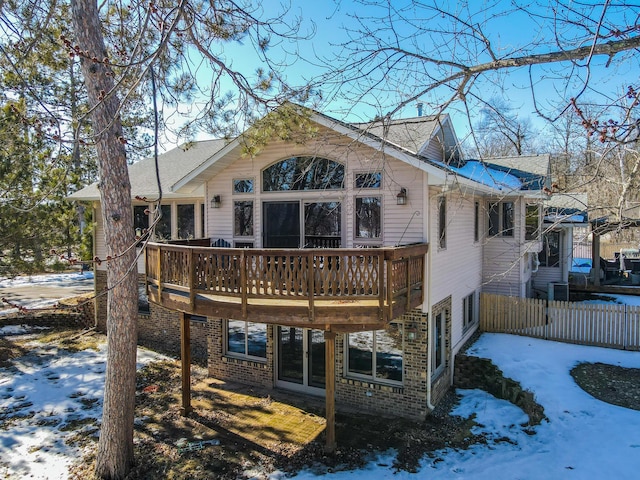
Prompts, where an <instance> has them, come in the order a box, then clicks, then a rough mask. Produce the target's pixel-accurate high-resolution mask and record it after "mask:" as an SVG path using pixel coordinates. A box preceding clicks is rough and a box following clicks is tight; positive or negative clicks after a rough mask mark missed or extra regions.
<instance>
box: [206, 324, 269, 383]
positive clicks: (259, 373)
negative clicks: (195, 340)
mask: <svg viewBox="0 0 640 480" xmlns="http://www.w3.org/2000/svg"><path fill="white" fill-rule="evenodd" d="M223 325H225V322H224V320H222V319H209V320H208V321H207V340H208V344H209V358H208V370H209V375H211V376H212V377H214V378H217V379H219V380H232V381H234V382H240V383H245V384H247V385H259V386H261V387H265V388H273V387H274V379H275V374H274V370H273V369H274V365H275V359H274V349H273V345H274V339H273V332H274V329H275V327H274V326H272V325H267V358H266V361H264V362H261V361H255V360H246V359H240V358H235V357H230V356H226V355H225V354H224V342H225V340H224V339H225V336H224V331H223V329H222V327H223Z"/></svg>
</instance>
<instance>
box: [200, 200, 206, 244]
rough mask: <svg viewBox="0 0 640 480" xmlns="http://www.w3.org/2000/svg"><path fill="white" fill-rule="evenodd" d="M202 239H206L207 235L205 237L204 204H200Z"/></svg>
mask: <svg viewBox="0 0 640 480" xmlns="http://www.w3.org/2000/svg"><path fill="white" fill-rule="evenodd" d="M200 238H205V235H204V203H201V204H200Z"/></svg>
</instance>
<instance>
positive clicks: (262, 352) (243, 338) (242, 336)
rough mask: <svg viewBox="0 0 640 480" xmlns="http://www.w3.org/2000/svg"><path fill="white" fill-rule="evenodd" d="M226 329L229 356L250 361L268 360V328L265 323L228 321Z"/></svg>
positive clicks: (226, 344)
mask: <svg viewBox="0 0 640 480" xmlns="http://www.w3.org/2000/svg"><path fill="white" fill-rule="evenodd" d="M226 327H227V328H226V335H225V337H226V341H225V346H226V349H225V350H226V352H225V353H226V354H227V355H229V356H230V357H239V358H246V359H249V360H258V361H264V360H266V358H267V326H266V325H265V324H264V323H253V322H245V321H244V320H227V322H226Z"/></svg>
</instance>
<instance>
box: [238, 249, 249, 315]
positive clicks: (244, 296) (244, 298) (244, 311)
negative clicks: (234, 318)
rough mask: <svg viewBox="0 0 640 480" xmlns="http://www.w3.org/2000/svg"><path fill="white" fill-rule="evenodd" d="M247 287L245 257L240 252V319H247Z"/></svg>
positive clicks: (243, 251) (243, 253) (242, 252)
mask: <svg viewBox="0 0 640 480" xmlns="http://www.w3.org/2000/svg"><path fill="white" fill-rule="evenodd" d="M248 290H249V285H248V282H247V256H246V254H245V250H244V249H243V250H242V251H241V252H240V293H241V296H242V319H243V320H246V319H247V296H248Z"/></svg>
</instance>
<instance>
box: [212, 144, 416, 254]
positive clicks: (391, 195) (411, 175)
mask: <svg viewBox="0 0 640 480" xmlns="http://www.w3.org/2000/svg"><path fill="white" fill-rule="evenodd" d="M346 142H351V141H350V140H348V139H345V138H344V137H340V136H338V135H337V134H335V133H330V132H328V131H321V132H320V133H319V134H318V137H317V138H316V139H314V140H312V141H308V142H307V143H306V144H304V145H303V144H292V143H285V142H283V141H273V142H270V143H269V145H267V146H265V147H264V148H263V149H262V150H261V151H260V153H259V154H258V155H256V156H255V157H254V158H250V157H245V156H241V155H240V154H239V153H238V151H235V152H232V153H230V155H236V156H238V158H237V160H235V161H234V162H233V163H232V164H231V165H230V166H228V167H227V168H225V169H224V170H223V171H222V172H220V173H219V174H218V175H216V176H215V177H213V178H211V179H210V180H209V181H208V182H207V186H206V208H207V210H206V217H207V234H208V236H210V237H211V238H212V239H213V240H215V239H218V238H221V239H224V240H226V241H228V242H229V243H232V241H233V202H234V200H253V201H254V242H255V246H256V247H260V246H261V245H262V238H261V237H262V229H261V226H262V218H261V217H262V211H261V210H262V207H261V205H262V202H264V201H269V200H308V201H340V202H341V203H342V232H343V234H342V237H343V242H344V243H343V247H345V248H349V247H352V246H353V245H354V243H356V244H357V243H359V241H358V240H356V239H354V229H355V221H354V214H353V213H354V209H355V197H356V196H358V195H362V196H382V215H383V225H382V231H383V234H382V235H383V237H382V239H381V241H382V244H383V245H386V246H390V245H396V244H398V243H402V244H408V243H414V242H422V241H425V238H424V225H423V222H424V221H425V219H424V215H423V212H422V206H423V201H424V193H423V192H424V178H423V175H422V173H421V172H420V171H418V170H416V169H415V168H413V167H411V166H409V165H407V164H405V163H403V162H400V161H398V160H395V159H391V158H389V157H386V156H384V155H383V154H381V153H380V152H377V151H375V150H373V149H371V148H369V147H366V146H363V145H361V144H355V143H346ZM296 155H299V156H303V155H316V156H319V157H325V158H328V159H330V160H334V161H338V162H340V163H343V164H344V165H345V167H346V171H345V189H344V190H326V191H296V192H262V188H261V183H262V178H261V172H262V170H263V169H264V168H265V167H267V166H269V165H271V164H273V163H275V162H277V161H279V160H283V159H285V158H288V157H291V156H296ZM376 171H381V172H382V176H383V188H382V189H380V190H376V189H370V190H369V189H362V190H360V191H356V190H355V188H354V178H355V177H354V175H355V174H356V173H359V172H376ZM240 178H253V179H254V193H253V194H235V195H234V194H232V188H233V180H234V179H240ZM400 188H406V189H407V193H408V202H407V204H406V205H397V202H396V196H397V194H398V192H399V191H400ZM214 195H220V196H221V199H222V205H221V207H220V208H217V209H213V208H211V206H210V199H211V198H212V197H213V196H214Z"/></svg>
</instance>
